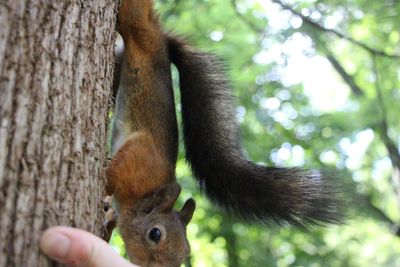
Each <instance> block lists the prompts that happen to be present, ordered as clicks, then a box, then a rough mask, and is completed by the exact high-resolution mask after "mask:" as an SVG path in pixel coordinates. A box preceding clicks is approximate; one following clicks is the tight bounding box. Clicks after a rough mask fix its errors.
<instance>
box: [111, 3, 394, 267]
mask: <svg viewBox="0 0 400 267" xmlns="http://www.w3.org/2000/svg"><path fill="white" fill-rule="evenodd" d="M287 2H288V3H290V4H291V5H290V7H291V8H292V9H293V10H292V11H289V10H283V9H282V8H281V7H280V5H279V4H272V3H271V2H270V1H264V0H258V1H257V0H240V1H239V0H237V1H233V0H232V1H211V0H199V1H179V0H176V1H173V0H163V1H159V3H158V8H159V11H160V13H161V18H162V20H163V22H164V23H165V28H166V29H168V30H172V31H173V32H176V33H178V34H184V35H186V36H187V37H188V39H189V40H190V41H191V42H192V43H193V44H194V45H195V46H196V47H198V48H201V49H203V50H207V51H213V52H215V53H217V54H218V55H219V56H220V57H221V58H223V59H224V60H225V62H226V63H227V65H229V71H228V73H227V74H228V76H229V77H230V79H231V80H232V85H233V88H234V94H235V95H236V96H237V101H236V104H237V106H238V109H237V110H238V120H239V122H240V125H241V131H242V136H243V142H244V145H245V147H246V149H247V152H248V154H249V155H250V157H251V158H252V159H254V160H255V161H258V162H263V163H265V164H269V165H271V164H277V165H283V166H293V165H296V166H305V167H317V168H334V169H336V170H337V173H338V174H340V175H341V176H342V180H343V182H344V183H346V184H349V186H350V185H351V187H352V188H353V187H354V189H351V190H353V191H352V193H350V194H349V195H348V197H349V202H350V205H351V208H352V212H351V216H350V219H349V220H348V222H347V223H346V225H342V226H331V227H328V228H325V229H319V228H317V229H311V230H310V231H308V232H302V231H300V230H298V229H294V228H291V227H289V226H286V227H283V228H277V227H272V228H271V227H266V226H260V225H244V224H241V223H239V222H238V221H236V220H235V219H234V218H229V217H227V216H226V215H224V214H222V213H221V212H219V211H218V210H216V209H215V208H213V207H212V206H211V205H210V204H209V202H208V201H207V200H206V199H205V198H204V197H203V196H202V195H201V194H200V192H199V190H198V188H197V186H196V184H195V182H194V179H192V178H191V177H190V176H191V173H190V170H189V168H188V166H187V165H186V164H185V162H184V158H183V149H182V147H181V148H180V151H181V153H180V158H179V161H178V165H177V176H178V177H179V182H180V183H181V185H182V187H183V192H182V195H181V197H180V202H179V203H178V204H177V205H178V206H179V207H180V206H181V205H182V204H183V201H184V200H186V199H187V198H189V197H194V198H195V199H196V202H197V210H196V212H195V216H194V220H193V222H191V223H190V225H189V227H188V236H189V239H190V242H191V246H192V255H191V265H187V266H221V267H222V266H230V267H237V266H246V267H251V266H279V267H281V266H315V267H317V266H355V267H356V266H357V267H358V266H400V256H399V251H400V238H399V236H396V234H395V233H394V232H392V231H393V230H396V225H398V224H400V212H399V210H400V209H399V207H400V193H397V194H398V195H397V196H396V192H399V191H400V185H399V183H400V182H399V180H400V174H399V173H397V176H396V172H399V168H400V166H399V165H400V162H396V158H395V156H396V155H398V154H399V142H400V134H399V133H400V120H399V114H400V105H399V104H398V103H399V100H400V90H399V88H400V82H399V80H400V60H399V59H400V57H399V56H396V55H399V54H400V46H399V41H400V32H399V25H400V16H399V14H400V4H399V3H398V2H397V1H390V0H383V1H363V0H355V1H344V0H326V1H320V0H311V1H310V0H301V1H287ZM293 12H298V13H299V14H303V15H304V16H307V17H306V18H303V21H302V20H301V19H300V18H299V17H298V16H296V15H294V14H293ZM307 20H309V21H307ZM316 24H317V25H320V26H322V27H317V26H316ZM328 56H331V57H333V58H334V59H336V61H337V62H338V63H339V64H340V65H341V67H342V68H343V69H344V71H345V72H346V73H347V75H348V78H349V79H351V80H352V81H353V82H354V83H355V84H356V86H357V87H358V89H359V90H360V92H361V93H360V92H359V93H357V92H355V91H354V88H353V89H351V88H350V86H349V85H350V84H349V82H348V81H347V82H345V79H344V78H345V77H344V76H343V74H340V72H339V71H338V69H337V68H335V67H334V66H333V65H332V64H331V62H330V61H328V60H327V58H328ZM174 76H175V78H176V76H177V74H176V73H174ZM174 82H175V84H176V83H177V81H174ZM177 86H178V85H177V84H176V86H175V89H176V87H177ZM176 95H177V103H178V104H177V105H178V110H179V91H178V90H176ZM179 116H180V114H179V112H178V117H179ZM390 145H392V146H390ZM390 149H391V150H390ZM389 152H390V153H389ZM396 179H398V180H396ZM396 182H397V183H396ZM351 190H350V189H349V190H348V191H351ZM396 222H397V223H396ZM112 244H113V245H114V246H116V247H118V248H119V249H121V246H122V240H121V239H120V237H119V236H118V235H116V237H115V238H114V239H113V240H112ZM122 253H124V252H123V250H122Z"/></svg>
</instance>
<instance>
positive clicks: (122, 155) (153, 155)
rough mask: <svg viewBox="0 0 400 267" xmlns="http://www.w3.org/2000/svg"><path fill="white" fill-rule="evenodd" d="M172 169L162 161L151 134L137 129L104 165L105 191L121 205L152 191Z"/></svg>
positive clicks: (170, 175) (163, 183) (158, 186)
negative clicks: (106, 167)
mask: <svg viewBox="0 0 400 267" xmlns="http://www.w3.org/2000/svg"><path fill="white" fill-rule="evenodd" d="M173 172H174V170H173V169H172V167H171V166H168V165H167V163H166V162H164V161H163V159H162V157H161V155H160V154H159V153H158V152H157V150H156V147H155V146H154V143H153V140H152V138H151V136H150V135H148V134H147V133H144V132H137V133H134V134H132V135H130V136H129V137H128V138H127V140H126V142H125V143H124V145H123V146H122V147H121V148H120V149H119V151H118V152H117V153H116V154H115V155H114V156H113V158H112V160H111V164H110V166H109V168H108V169H107V182H108V184H107V193H108V194H109V195H111V194H113V193H114V197H115V198H116V200H117V201H118V203H120V204H121V205H132V204H133V203H132V202H133V201H135V200H137V199H140V198H142V197H143V196H145V195H147V194H149V193H152V192H155V191H156V190H157V189H159V188H160V187H162V186H163V185H165V184H166V183H168V182H171V181H169V177H173V176H172V174H171V173H173Z"/></svg>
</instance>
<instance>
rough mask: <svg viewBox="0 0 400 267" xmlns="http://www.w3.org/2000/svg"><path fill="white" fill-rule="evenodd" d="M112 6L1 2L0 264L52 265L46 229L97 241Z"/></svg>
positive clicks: (70, 0)
mask: <svg viewBox="0 0 400 267" xmlns="http://www.w3.org/2000/svg"><path fill="white" fill-rule="evenodd" d="M116 4H117V1H113V0H80V1H79V0H57V1H44V0H0V206H1V208H2V212H1V216H0V266H7V267H8V266H30V267H36V266H55V264H54V263H51V262H50V261H49V260H47V259H46V257H44V256H43V255H41V254H40V252H39V247H38V240H39V237H40V235H41V233H42V232H43V230H45V229H46V228H48V227H49V226H52V225H69V226H74V227H79V228H83V229H86V230H89V231H91V232H93V233H95V234H98V235H101V234H102V233H101V231H102V227H101V221H102V216H103V214H102V209H101V200H102V198H103V193H104V190H103V188H104V182H105V177H104V166H105V163H106V142H107V124H108V121H107V113H108V106H109V96H110V92H111V88H112V70H113V47H114V29H115V8H116Z"/></svg>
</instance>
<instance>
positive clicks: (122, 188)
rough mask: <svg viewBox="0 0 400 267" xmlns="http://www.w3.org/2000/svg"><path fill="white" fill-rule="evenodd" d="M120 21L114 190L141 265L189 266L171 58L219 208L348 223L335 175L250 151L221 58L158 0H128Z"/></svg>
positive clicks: (192, 152) (131, 251)
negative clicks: (257, 158)
mask: <svg viewBox="0 0 400 267" xmlns="http://www.w3.org/2000/svg"><path fill="white" fill-rule="evenodd" d="M118 28H119V33H120V34H121V36H122V38H123V41H124V47H125V51H124V52H123V56H122V62H119V64H120V67H119V69H118V70H117V72H116V73H115V75H116V77H118V78H117V79H116V80H117V82H118V85H117V86H114V88H118V90H117V96H116V105H115V112H114V119H113V128H112V141H111V142H112V144H111V154H112V160H111V163H110V166H109V167H108V169H107V187H106V191H107V194H109V195H113V198H114V200H115V202H116V204H115V207H116V210H117V211H116V213H117V214H118V218H117V225H118V226H119V228H120V231H121V235H122V238H123V240H124V242H125V244H126V246H127V252H128V255H129V257H130V259H131V260H132V261H133V262H134V263H136V264H139V265H141V266H143V267H146V266H172V267H174V266H180V264H181V263H182V262H183V260H184V259H185V257H186V256H187V255H188V254H189V251H190V247H189V243H188V241H187V238H186V225H187V224H188V223H189V221H190V220H191V218H192V215H193V212H194V209H195V202H194V201H193V200H192V199H189V200H187V201H186V203H185V204H184V206H183V208H182V209H181V210H180V211H179V212H176V211H174V210H173V205H174V203H175V201H176V199H177V197H178V195H179V192H180V187H179V185H178V184H177V183H176V178H175V165H176V160H177V147H178V132H177V120H176V114H175V103H174V95H173V90H172V81H171V69H170V65H171V63H172V64H174V65H175V66H176V67H177V69H178V72H179V82H180V93H181V106H182V120H183V134H184V144H185V151H186V159H187V161H188V163H189V165H190V167H191V169H192V171H193V174H194V176H195V177H196V179H197V180H198V183H199V186H200V188H201V189H202V191H204V192H205V194H206V195H207V196H208V198H209V199H210V200H211V201H212V202H213V203H214V204H215V205H216V206H217V207H219V208H221V209H222V210H223V211H225V212H227V213H230V214H234V215H236V216H238V217H239V218H241V219H243V220H244V221H248V222H261V223H265V224H269V223H274V222H276V223H278V224H280V223H290V224H293V225H295V226H299V227H305V226H306V225H308V224H324V223H337V222H339V221H340V220H341V201H340V197H339V194H338V193H339V192H338V189H337V188H338V186H337V185H336V184H335V182H334V180H333V179H331V178H330V177H329V176H327V175H325V174H324V173H323V172H321V171H317V170H304V169H301V168H281V167H266V166H262V165H258V164H255V163H254V162H252V161H251V160H249V159H248V158H247V157H246V156H245V153H244V149H243V147H242V145H241V141H240V134H239V126H238V123H237V122H236V119H235V108H234V105H233V96H232V93H231V88H230V87H231V86H230V83H229V81H228V80H227V79H226V78H225V74H224V71H223V67H222V63H221V61H220V60H219V59H218V58H217V57H216V56H215V55H213V54H211V53H206V52H201V51H198V50H196V49H194V48H193V47H191V46H190V45H189V44H187V42H186V41H184V40H183V39H182V38H180V37H177V36H173V35H171V34H170V33H167V32H165V31H164V30H163V29H162V26H161V23H160V21H159V19H158V16H157V15H156V14H155V12H154V11H153V1H150V0H122V3H121V4H120V8H119V13H118ZM119 70H120V71H119ZM113 214H114V215H115V213H113ZM114 215H112V216H109V218H114V217H115V216H114ZM111 221H112V220H111V219H110V220H109V221H108V222H111ZM110 225H112V224H110ZM113 226H115V225H113ZM113 226H112V227H113ZM112 227H111V228H112Z"/></svg>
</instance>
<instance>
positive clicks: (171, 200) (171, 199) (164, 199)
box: [154, 183, 181, 211]
mask: <svg viewBox="0 0 400 267" xmlns="http://www.w3.org/2000/svg"><path fill="white" fill-rule="evenodd" d="M180 192H181V187H180V186H179V184H177V183H170V184H167V185H165V186H163V187H162V188H161V189H159V190H158V191H157V192H156V193H155V194H154V200H155V203H156V204H157V205H156V206H155V209H156V210H160V211H166V210H167V211H168V210H172V208H173V207H174V204H175V201H176V199H177V198H178V196H179V193H180Z"/></svg>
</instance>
